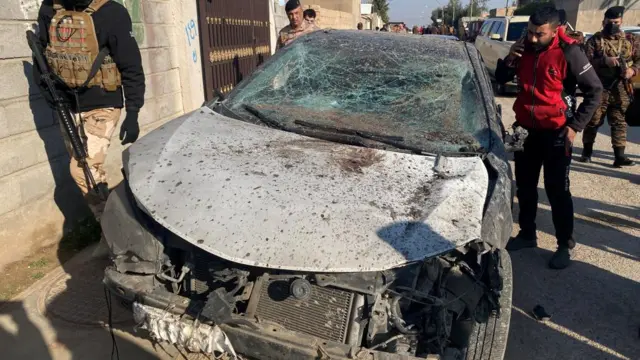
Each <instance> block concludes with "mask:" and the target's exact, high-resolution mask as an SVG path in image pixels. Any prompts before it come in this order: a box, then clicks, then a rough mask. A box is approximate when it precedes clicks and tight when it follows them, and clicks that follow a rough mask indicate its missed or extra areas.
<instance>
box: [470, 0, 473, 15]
mask: <svg viewBox="0 0 640 360" xmlns="http://www.w3.org/2000/svg"><path fill="white" fill-rule="evenodd" d="M469 17H473V0H470V1H469Z"/></svg>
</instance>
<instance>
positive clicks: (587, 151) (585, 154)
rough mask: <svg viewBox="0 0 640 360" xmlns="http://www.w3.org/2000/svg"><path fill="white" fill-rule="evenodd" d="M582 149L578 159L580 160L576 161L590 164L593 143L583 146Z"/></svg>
mask: <svg viewBox="0 0 640 360" xmlns="http://www.w3.org/2000/svg"><path fill="white" fill-rule="evenodd" d="M583 147H584V148H583V149H582V156H581V157H580V159H578V161H580V162H583V163H590V162H591V154H593V143H590V144H583Z"/></svg>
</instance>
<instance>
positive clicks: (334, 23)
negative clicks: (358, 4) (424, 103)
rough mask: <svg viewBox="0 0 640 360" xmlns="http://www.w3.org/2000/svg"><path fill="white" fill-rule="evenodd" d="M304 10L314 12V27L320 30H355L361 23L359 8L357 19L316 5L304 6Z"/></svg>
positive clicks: (350, 14) (346, 13) (351, 14)
mask: <svg viewBox="0 0 640 360" xmlns="http://www.w3.org/2000/svg"><path fill="white" fill-rule="evenodd" d="M314 1H315V0H314ZM305 8H311V9H314V10H315V11H316V25H318V26H319V27H320V28H322V29H355V28H356V25H358V23H359V22H360V21H361V19H360V15H359V13H360V8H358V16H357V17H354V15H353V13H349V12H345V11H339V10H331V9H327V8H324V7H321V6H319V5H316V4H313V5H309V6H305Z"/></svg>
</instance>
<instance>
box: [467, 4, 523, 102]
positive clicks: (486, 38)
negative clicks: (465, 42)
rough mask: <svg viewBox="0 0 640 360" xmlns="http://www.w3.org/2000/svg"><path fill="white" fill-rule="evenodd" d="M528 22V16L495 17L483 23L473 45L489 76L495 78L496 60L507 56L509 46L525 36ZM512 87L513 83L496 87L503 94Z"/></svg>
mask: <svg viewBox="0 0 640 360" xmlns="http://www.w3.org/2000/svg"><path fill="white" fill-rule="evenodd" d="M528 22H529V17H528V16H506V17H495V18H491V19H487V20H485V21H484V24H483V25H482V28H481V29H480V34H478V36H477V37H476V41H475V45H476V48H477V49H478V51H479V52H480V55H481V56H482V59H483V60H484V63H485V65H486V66H487V70H488V71H489V74H490V75H491V76H495V72H496V67H497V66H498V59H503V58H505V57H506V56H507V55H509V49H510V48H511V45H512V44H513V43H514V42H516V41H517V40H518V39H520V38H521V37H522V36H523V35H525V34H526V29H527V24H528ZM515 81H517V79H516V80H515ZM514 85H515V82H512V83H508V84H506V85H505V86H503V85H498V93H504V92H505V91H507V88H508V87H512V86H514Z"/></svg>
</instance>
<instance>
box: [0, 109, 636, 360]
mask: <svg viewBox="0 0 640 360" xmlns="http://www.w3.org/2000/svg"><path fill="white" fill-rule="evenodd" d="M497 101H498V102H499V103H500V104H502V106H503V120H504V122H505V125H506V126H510V124H511V122H513V112H512V111H511V106H512V103H513V98H499V99H498V100H497ZM608 134H609V130H608V126H606V125H605V126H604V127H603V128H602V129H601V133H600V134H599V135H598V139H597V144H596V151H595V154H594V158H593V160H594V162H593V163H591V164H581V163H577V162H574V163H573V165H572V170H571V171H572V172H571V189H572V193H573V196H574V205H575V213H576V224H575V225H576V226H575V236H576V239H577V241H578V246H577V247H576V252H575V260H574V262H573V264H572V266H571V267H569V268H568V269H565V270H562V271H555V270H550V269H548V268H547V261H548V260H549V257H550V256H551V254H552V252H553V251H554V250H555V239H554V237H553V233H554V230H553V225H552V223H551V212H550V208H549V205H548V200H547V198H546V196H545V195H544V190H543V185H542V183H540V185H539V190H540V195H541V196H540V207H539V211H538V230H539V231H538V237H539V245H540V247H539V248H538V249H527V250H521V251H520V252H516V253H512V254H511V255H512V263H513V272H514V292H513V306H514V307H513V311H512V317H511V331H510V334H509V342H508V347H507V352H506V357H505V358H506V359H508V360H521V359H525V360H526V359H533V360H536V359H540V360H542V359H544V360H548V359H563V360H564V359H581V360H583V359H640V337H639V335H640V334H639V329H640V186H639V185H640V165H638V166H635V167H630V168H624V169H614V168H613V167H612V166H611V164H612V162H613V154H612V151H611V147H610V138H609V136H608ZM580 145H581V140H580V137H579V136H578V138H577V141H576V149H575V154H574V159H575V158H577V157H578V156H579V154H580V151H581V149H580V148H579V147H580ZM627 153H628V154H630V155H631V157H632V158H634V160H636V161H638V162H640V128H635V129H630V131H629V144H628V147H627ZM517 211H518V208H517V202H516V205H515V208H514V216H515V215H517ZM517 231H518V228H517V225H516V226H515V228H514V234H515V233H517ZM91 251H92V249H87V250H86V251H84V252H82V253H81V254H79V255H78V256H77V257H76V258H74V259H72V260H71V261H70V262H68V263H66V264H65V265H64V266H63V267H61V268H59V269H57V270H55V271H54V272H52V273H50V274H48V275H47V276H45V277H44V278H43V279H41V280H40V281H39V282H38V283H36V284H35V285H34V286H32V287H31V288H29V289H28V290H27V291H25V292H23V293H22V294H21V295H20V296H19V297H18V298H16V299H14V301H10V302H5V303H0V349H2V353H1V355H0V358H2V359H23V358H24V359H56V360H59V359H110V358H111V353H112V350H115V349H113V347H112V340H111V336H110V334H109V332H108V331H107V330H106V329H105V326H104V324H106V322H107V316H106V314H107V308H106V305H105V299H104V293H103V290H102V287H101V286H100V279H101V269H102V268H103V267H104V264H102V263H101V262H99V261H97V260H95V259H91V256H90V254H91ZM536 305H542V306H543V307H544V308H545V309H546V310H547V312H549V313H550V314H551V315H552V317H551V319H550V320H549V321H548V322H545V323H540V322H538V321H536V320H534V319H532V318H531V316H530V315H529V313H530V312H531V310H532V309H533V308H534V307H535V306H536ZM112 320H113V323H114V325H115V327H116V331H115V332H114V336H115V338H116V341H117V345H118V352H119V355H120V356H119V358H120V359H157V358H160V359H186V358H189V359H198V358H202V359H204V358H205V357H204V356H199V355H187V354H185V353H184V352H179V351H178V350H176V349H175V348H173V347H171V346H168V345H166V344H159V343H155V342H153V341H151V340H149V339H147V338H145V337H144V336H145V332H144V331H138V332H135V331H134V324H133V323H132V321H131V320H130V318H129V316H128V314H127V313H126V312H125V310H123V309H122V308H121V307H120V305H119V304H116V303H114V304H113V306H112ZM114 358H115V356H114Z"/></svg>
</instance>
